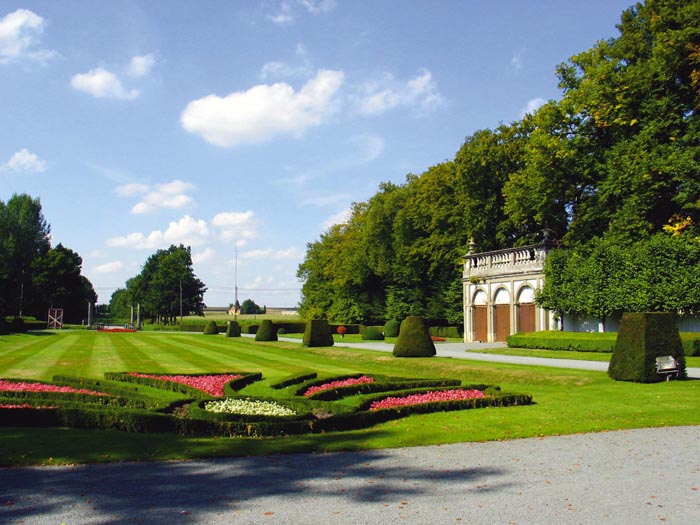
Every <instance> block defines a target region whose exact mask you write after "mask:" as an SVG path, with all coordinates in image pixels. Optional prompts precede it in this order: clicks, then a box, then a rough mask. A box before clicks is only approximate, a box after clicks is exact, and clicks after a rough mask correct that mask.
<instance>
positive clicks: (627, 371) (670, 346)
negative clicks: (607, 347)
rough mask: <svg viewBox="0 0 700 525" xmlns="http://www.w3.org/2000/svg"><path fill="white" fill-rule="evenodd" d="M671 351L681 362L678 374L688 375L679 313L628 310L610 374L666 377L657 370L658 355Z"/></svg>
mask: <svg viewBox="0 0 700 525" xmlns="http://www.w3.org/2000/svg"><path fill="white" fill-rule="evenodd" d="M667 355H670V356H673V357H674V358H675V360H676V361H677V362H678V377H679V378H685V377H686V371H685V357H684V355H683V344H682V342H681V337H680V334H679V333H678V324H677V323H676V316H675V315H674V314H671V313H661V312H653V313H650V312H646V313H641V312H640V313H625V314H623V315H622V320H621V321H620V331H619V332H618V334H617V341H616V342H615V347H614V348H613V354H612V357H611V358H610V365H609V366H608V375H609V376H610V377H611V378H613V379H615V380H617V381H634V382H636V383H656V382H657V381H663V380H664V377H663V376H661V375H659V374H658V373H657V372H656V358H657V357H661V356H667Z"/></svg>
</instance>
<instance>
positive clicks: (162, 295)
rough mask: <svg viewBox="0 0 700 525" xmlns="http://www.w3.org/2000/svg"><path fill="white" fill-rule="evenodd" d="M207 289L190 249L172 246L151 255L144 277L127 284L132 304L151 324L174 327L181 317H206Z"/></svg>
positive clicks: (142, 271) (137, 277)
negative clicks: (195, 270)
mask: <svg viewBox="0 0 700 525" xmlns="http://www.w3.org/2000/svg"><path fill="white" fill-rule="evenodd" d="M206 289H207V288H206V286H205V285H204V283H203V282H202V281H200V280H199V279H197V277H196V276H195V275H194V271H193V269H192V254H191V249H190V247H185V246H183V245H179V246H175V245H171V246H170V247H169V248H168V249H167V250H158V251H157V252H156V253H154V254H153V255H151V256H150V257H149V258H148V259H147V260H146V263H145V264H144V266H143V269H142V270H141V273H140V274H139V275H137V276H136V277H134V278H132V279H129V281H127V291H128V294H129V298H130V299H131V301H132V304H141V308H142V311H143V315H144V316H146V317H150V319H151V321H152V322H158V321H160V322H164V323H173V322H175V319H176V318H177V316H178V315H180V307H181V306H182V313H183V315H190V314H195V315H203V313H204V292H205V291H206Z"/></svg>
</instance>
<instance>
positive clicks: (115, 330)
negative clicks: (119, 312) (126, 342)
mask: <svg viewBox="0 0 700 525" xmlns="http://www.w3.org/2000/svg"><path fill="white" fill-rule="evenodd" d="M97 331H98V332H111V333H134V332H136V329H134V328H120V327H118V326H115V327H105V328H98V329H97Z"/></svg>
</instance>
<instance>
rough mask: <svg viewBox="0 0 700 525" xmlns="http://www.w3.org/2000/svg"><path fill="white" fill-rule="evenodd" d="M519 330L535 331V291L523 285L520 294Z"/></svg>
mask: <svg viewBox="0 0 700 525" xmlns="http://www.w3.org/2000/svg"><path fill="white" fill-rule="evenodd" d="M517 308H518V316H517V317H518V319H517V322H518V326H517V331H518V332H534V331H535V329H536V328H535V291H534V290H533V289H532V288H530V287H529V286H523V287H522V288H521V289H520V293H519V294H518V306H517Z"/></svg>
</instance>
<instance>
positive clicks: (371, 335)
mask: <svg viewBox="0 0 700 525" xmlns="http://www.w3.org/2000/svg"><path fill="white" fill-rule="evenodd" d="M362 340H363V341H383V340H384V334H383V333H382V331H381V330H380V329H379V327H377V326H366V327H365V329H364V330H362Z"/></svg>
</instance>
